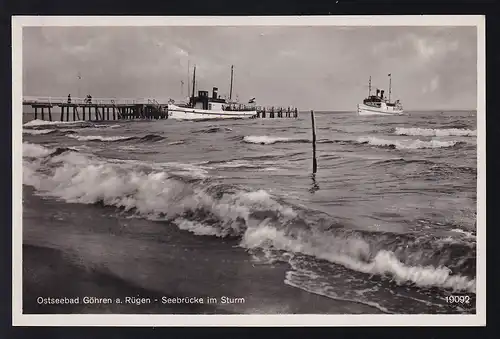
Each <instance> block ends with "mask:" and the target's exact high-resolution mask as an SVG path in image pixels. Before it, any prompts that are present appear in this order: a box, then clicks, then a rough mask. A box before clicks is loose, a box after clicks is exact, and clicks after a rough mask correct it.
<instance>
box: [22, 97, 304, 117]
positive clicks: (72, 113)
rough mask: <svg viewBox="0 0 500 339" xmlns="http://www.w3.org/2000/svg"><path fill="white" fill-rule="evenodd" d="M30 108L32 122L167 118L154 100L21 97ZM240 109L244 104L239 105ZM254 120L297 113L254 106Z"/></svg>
mask: <svg viewBox="0 0 500 339" xmlns="http://www.w3.org/2000/svg"><path fill="white" fill-rule="evenodd" d="M25 106H28V107H31V109H32V110H33V113H34V115H35V120H36V119H40V120H48V121H82V120H83V121H85V120H91V121H113V120H123V119H151V120H155V119H156V120H161V119H167V118H168V109H167V104H163V103H159V102H158V101H157V100H156V99H144V98H139V99H117V98H95V99H94V98H93V99H92V100H91V101H90V102H89V101H88V99H87V98H71V100H68V98H65V97H24V98H23V108H24V107H25ZM238 106H239V108H241V107H244V106H245V105H244V104H241V105H240V104H238ZM255 108H256V111H257V116H256V118H271V119H277V118H297V117H298V115H299V113H298V110H297V108H296V107H275V106H271V107H264V106H256V107H255ZM23 111H24V109H23Z"/></svg>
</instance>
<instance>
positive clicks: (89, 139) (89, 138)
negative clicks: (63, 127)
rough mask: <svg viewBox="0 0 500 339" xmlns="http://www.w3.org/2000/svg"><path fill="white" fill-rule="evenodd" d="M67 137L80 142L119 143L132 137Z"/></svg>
mask: <svg viewBox="0 0 500 339" xmlns="http://www.w3.org/2000/svg"><path fill="white" fill-rule="evenodd" d="M67 137H70V138H73V139H76V140H79V141H119V140H127V139H130V138H131V137H125V136H109V137H103V136H101V135H75V134H68V135H67Z"/></svg>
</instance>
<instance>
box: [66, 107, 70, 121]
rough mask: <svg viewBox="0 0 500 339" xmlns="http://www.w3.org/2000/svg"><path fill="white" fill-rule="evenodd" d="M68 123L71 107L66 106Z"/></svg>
mask: <svg viewBox="0 0 500 339" xmlns="http://www.w3.org/2000/svg"><path fill="white" fill-rule="evenodd" d="M66 121H69V106H66Z"/></svg>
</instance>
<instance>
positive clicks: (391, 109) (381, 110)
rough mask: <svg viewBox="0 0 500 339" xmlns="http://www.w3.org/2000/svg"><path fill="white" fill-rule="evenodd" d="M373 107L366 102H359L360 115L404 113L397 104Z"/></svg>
mask: <svg viewBox="0 0 500 339" xmlns="http://www.w3.org/2000/svg"><path fill="white" fill-rule="evenodd" d="M381 106H382V107H373V106H368V105H364V104H358V115H402V114H404V111H403V109H401V108H398V107H396V106H386V105H385V104H382V105H381Z"/></svg>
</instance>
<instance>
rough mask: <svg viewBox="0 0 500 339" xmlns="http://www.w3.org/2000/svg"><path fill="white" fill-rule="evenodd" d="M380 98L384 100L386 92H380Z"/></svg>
mask: <svg viewBox="0 0 500 339" xmlns="http://www.w3.org/2000/svg"><path fill="white" fill-rule="evenodd" d="M380 98H381V99H383V98H384V90H381V91H380Z"/></svg>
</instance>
